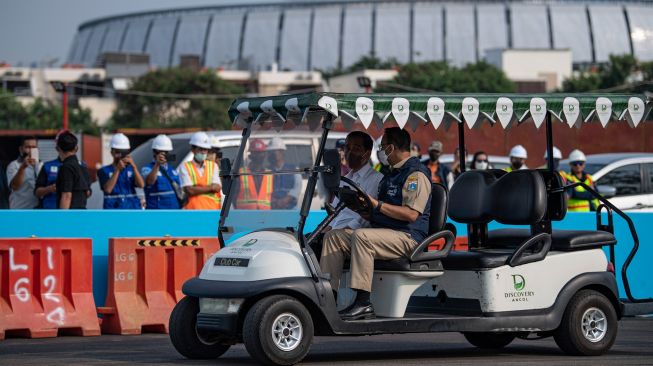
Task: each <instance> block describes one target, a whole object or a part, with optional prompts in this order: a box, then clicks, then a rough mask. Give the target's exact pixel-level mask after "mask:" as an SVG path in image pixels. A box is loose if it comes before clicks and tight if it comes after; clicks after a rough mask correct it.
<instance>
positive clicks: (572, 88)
mask: <svg viewBox="0 0 653 366" xmlns="http://www.w3.org/2000/svg"><path fill="white" fill-rule="evenodd" d="M638 70H639V71H641V72H642V76H643V77H644V80H645V81H649V82H650V81H651V80H653V62H641V63H640V62H638V61H637V59H636V58H635V57H633V56H631V55H610V59H609V61H608V62H607V63H606V64H604V65H601V66H599V67H595V68H592V69H590V70H587V71H584V72H581V73H580V74H579V75H577V76H574V77H571V78H569V79H566V80H564V81H563V83H562V91H564V92H590V91H595V90H601V89H611V90H614V91H624V92H643V91H651V90H652V88H651V87H650V86H647V85H629V77H630V76H631V75H633V74H634V73H635V72H637V71H638Z"/></svg>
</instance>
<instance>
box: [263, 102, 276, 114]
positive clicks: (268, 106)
mask: <svg viewBox="0 0 653 366" xmlns="http://www.w3.org/2000/svg"><path fill="white" fill-rule="evenodd" d="M261 110H262V111H263V112H265V113H267V114H272V113H275V112H276V111H275V110H274V107H272V100H266V101H265V102H263V103H261Z"/></svg>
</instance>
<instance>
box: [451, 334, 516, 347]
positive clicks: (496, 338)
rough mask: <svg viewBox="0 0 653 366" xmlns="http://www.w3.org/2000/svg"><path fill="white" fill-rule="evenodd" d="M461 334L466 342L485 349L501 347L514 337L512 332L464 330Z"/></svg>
mask: <svg viewBox="0 0 653 366" xmlns="http://www.w3.org/2000/svg"><path fill="white" fill-rule="evenodd" d="M463 335H464V336H465V339H467V342H469V343H471V344H472V345H474V346H476V347H478V348H485V349H501V348H503V347H505V346H507V345H509V344H510V342H512V341H513V340H514V339H515V335H514V334H513V333H493V332H473V333H472V332H465V333H463Z"/></svg>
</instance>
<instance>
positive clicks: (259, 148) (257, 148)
mask: <svg viewBox="0 0 653 366" xmlns="http://www.w3.org/2000/svg"><path fill="white" fill-rule="evenodd" d="M265 149H266V146H265V142H263V140H261V139H253V140H252V141H251V142H250V143H249V152H263V151H265Z"/></svg>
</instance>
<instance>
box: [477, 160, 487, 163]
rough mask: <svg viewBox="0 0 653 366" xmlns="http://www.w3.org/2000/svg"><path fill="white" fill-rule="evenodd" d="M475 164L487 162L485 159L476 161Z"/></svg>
mask: <svg viewBox="0 0 653 366" xmlns="http://www.w3.org/2000/svg"><path fill="white" fill-rule="evenodd" d="M476 162H477V163H487V162H488V160H487V159H478V160H476Z"/></svg>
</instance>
